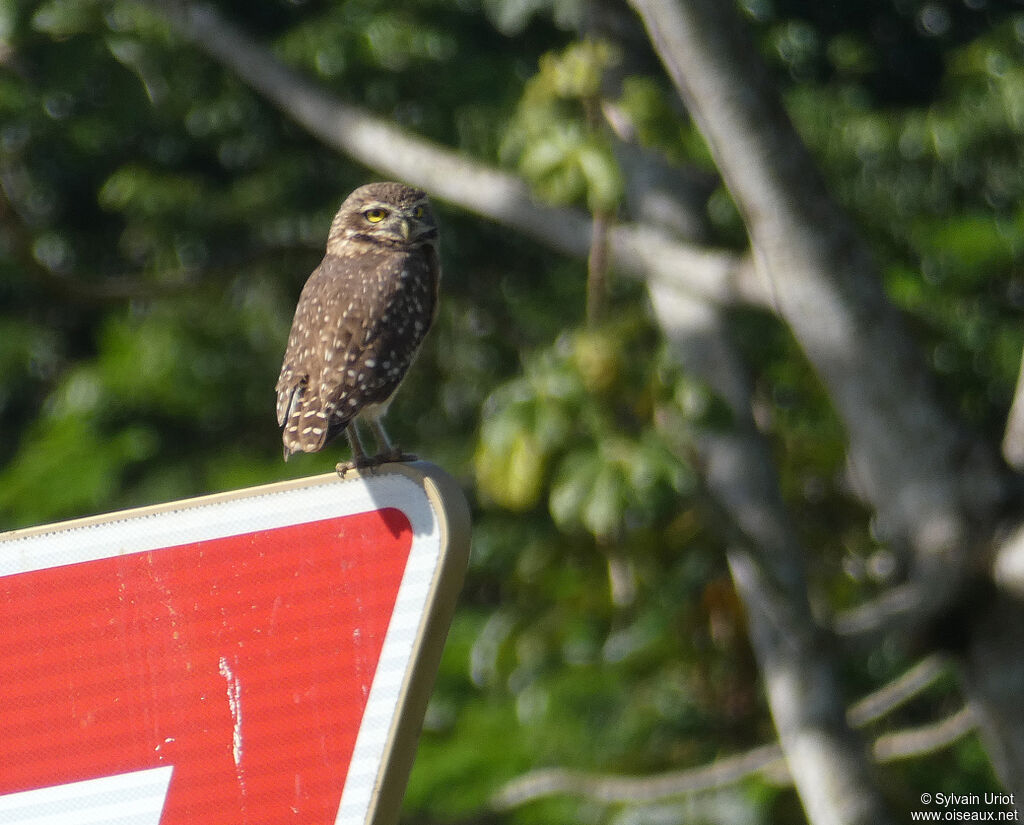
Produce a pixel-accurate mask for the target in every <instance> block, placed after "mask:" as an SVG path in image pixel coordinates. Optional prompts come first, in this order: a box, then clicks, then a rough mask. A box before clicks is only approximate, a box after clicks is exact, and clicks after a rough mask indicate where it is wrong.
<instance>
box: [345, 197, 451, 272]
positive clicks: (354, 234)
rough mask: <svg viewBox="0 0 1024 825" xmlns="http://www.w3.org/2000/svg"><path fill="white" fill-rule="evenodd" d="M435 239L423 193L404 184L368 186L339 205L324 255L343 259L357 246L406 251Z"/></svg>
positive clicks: (428, 204) (435, 235) (426, 200)
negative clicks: (369, 245)
mask: <svg viewBox="0 0 1024 825" xmlns="http://www.w3.org/2000/svg"><path fill="white" fill-rule="evenodd" d="M436 239H437V224H436V223H435V221H434V213H433V212H431V210H430V201H429V199H428V198H427V195H426V193H425V192H423V191H422V190H420V189H414V188H413V187H411V186H406V185H405V184H404V183H390V182H388V183H368V184H366V185H365V186H360V187H359V188H358V189H356V190H355V191H354V192H353V193H352V194H351V195H349V196H348V197H347V198H345V201H344V203H342V204H341V208H340V209H339V210H338V214H337V215H335V216H334V221H333V222H332V223H331V231H330V234H329V235H328V237H327V251H328V253H332V254H336V255H337V254H341V255H343V254H347V252H348V250H351V249H353V245H358V244H361V243H369V244H374V245H382V246H387V247H393V248H400V249H410V248H413V247H417V246H421V245H423V244H432V243H434V242H435V241H436Z"/></svg>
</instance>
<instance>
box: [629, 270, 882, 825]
mask: <svg viewBox="0 0 1024 825" xmlns="http://www.w3.org/2000/svg"><path fill="white" fill-rule="evenodd" d="M648 291H649V293H650V296H651V300H652V303H653V305H654V310H655V314H656V316H657V318H658V322H659V324H660V326H661V328H662V331H663V332H664V333H665V336H666V338H667V339H668V341H669V343H670V344H671V346H672V348H673V351H674V352H675V353H676V354H677V356H678V357H679V358H680V360H681V361H682V363H683V365H684V366H685V367H686V368H687V369H688V371H690V372H691V373H693V374H695V375H697V376H700V377H701V378H703V379H704V380H705V381H707V382H708V383H709V384H710V385H711V386H712V388H713V389H714V390H715V391H716V392H717V393H718V394H719V395H720V396H721V397H722V398H723V399H724V400H725V401H726V402H727V403H728V405H729V407H730V408H731V410H732V414H733V419H734V420H733V426H732V427H731V428H730V430H729V431H728V432H719V431H709V432H706V433H701V434H700V435H699V436H698V437H697V439H696V449H697V452H698V454H699V456H700V459H701V462H702V464H703V469H704V476H705V479H706V483H707V485H708V489H709V490H710V492H711V493H712V494H713V495H714V496H715V498H716V500H717V501H718V502H719V503H720V504H721V506H722V507H723V509H724V510H725V511H726V512H727V513H728V515H729V516H730V518H731V519H732V521H733V522H734V523H735V524H736V526H737V527H738V528H739V530H740V531H741V532H742V535H743V540H741V541H738V542H737V543H736V545H737V546H734V547H733V548H731V549H730V551H729V568H730V571H731V573H732V577H733V582H734V583H735V586H736V591H737V593H739V595H740V598H741V599H742V601H743V604H744V607H745V609H746V613H747V627H748V633H749V635H750V639H751V643H752V644H753V647H754V650H755V653H756V654H757V659H758V664H759V666H760V669H761V672H762V674H763V676H764V683H765V689H766V691H767V694H768V703H769V706H770V708H771V712H772V718H773V720H774V722H775V727H776V730H777V731H778V734H779V741H780V744H781V748H782V751H784V752H785V756H786V762H787V763H788V767H789V770H790V771H791V773H792V774H793V776H794V778H795V780H796V785H797V788H798V790H799V792H800V796H801V799H802V800H803V803H804V806H805V808H806V809H807V811H808V818H809V819H810V820H811V821H812V822H815V823H824V822H828V823H851V824H852V823H857V824H858V825H860V824H861V823H863V825H868V823H870V824H871V825H880V823H885V822H888V821H891V818H890V817H889V815H888V812H887V810H886V806H885V803H884V801H883V798H882V794H881V792H880V790H879V788H878V785H877V783H876V781H875V778H874V776H873V773H872V771H871V766H870V763H869V760H868V756H867V749H866V748H865V746H864V743H862V742H861V741H860V739H859V737H858V736H857V735H856V733H855V732H854V731H853V730H852V729H851V728H850V726H849V724H848V723H847V720H846V710H845V708H844V707H843V704H842V699H841V694H840V691H839V677H838V664H837V661H836V656H837V652H836V650H835V646H834V645H831V644H830V643H829V641H828V639H827V638H826V637H825V635H824V634H823V632H822V631H821V629H820V628H819V627H818V626H817V624H816V622H815V620H814V617H813V614H812V612H811V608H810V603H809V599H808V595H807V583H806V577H805V574H804V567H803V563H804V562H803V560H804V549H803V547H802V545H801V543H800V540H799V538H798V536H797V534H796V531H795V529H794V528H793V525H792V522H791V519H790V517H789V514H788V512H787V509H786V506H785V504H784V502H783V500H782V494H781V492H780V488H779V480H778V476H777V473H776V469H775V465H774V463H773V461H772V456H771V451H770V450H769V448H768V446H767V444H766V443H765V441H764V438H763V436H762V435H761V434H760V433H759V432H758V431H757V428H756V427H755V425H754V421H753V417H752V413H751V387H750V382H749V380H748V378H747V376H746V375H745V371H744V369H743V367H742V365H741V363H740V361H739V358H738V356H737V354H736V353H735V352H734V351H733V349H732V347H731V346H730V343H729V339H728V336H727V334H726V329H725V326H724V323H723V320H722V318H721V317H720V316H719V313H718V312H717V311H716V310H715V309H714V308H713V307H711V306H709V305H708V304H706V303H699V302H697V301H694V300H693V299H692V298H691V297H689V296H688V295H686V294H685V293H681V292H679V291H675V290H672V289H671V288H669V287H666V286H663V285H662V284H660V283H652V284H649V286H648Z"/></svg>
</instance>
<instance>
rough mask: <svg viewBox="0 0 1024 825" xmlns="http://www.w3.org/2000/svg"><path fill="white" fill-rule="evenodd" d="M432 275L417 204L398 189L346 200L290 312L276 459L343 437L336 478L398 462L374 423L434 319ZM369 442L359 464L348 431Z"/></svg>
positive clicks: (432, 229)
mask: <svg viewBox="0 0 1024 825" xmlns="http://www.w3.org/2000/svg"><path fill="white" fill-rule="evenodd" d="M440 276H441V268H440V265H439V263H438V257H437V225H436V224H435V222H434V216H433V214H431V211H430V203H429V201H428V200H427V196H426V195H425V194H424V193H423V192H421V191H420V190H419V189H413V188H412V187H410V186H406V185H404V184H401V183H370V184H367V185H366V186H361V187H359V188H358V189H356V190H355V191H354V192H353V193H352V194H351V195H349V196H348V197H347V198H346V199H345V202H344V203H342V205H341V208H340V209H339V210H338V214H337V215H335V217H334V221H333V223H331V230H330V233H329V234H328V236H327V254H326V255H325V256H324V259H323V261H322V262H321V263H320V266H318V267H317V268H316V269H315V270H314V271H313V274H312V275H310V276H309V280H308V281H306V285H305V287H303V289H302V294H301V295H300V296H299V304H298V306H297V307H296V308H295V319H294V320H293V321H292V330H291V334H290V335H289V337H288V348H287V350H286V351H285V354H284V363H283V364H282V365H281V376H280V378H278V380H277V423H278V424H279V425H280V427H281V431H282V439H283V441H284V457H285V460H286V461H287V460H288V457H289V456H290V455H291V454H292V453H297V452H299V451H303V452H307V453H311V452H316V451H317V450H320V449H321V448H322V447H323V446H324V445H325V444H327V443H328V442H329V441H330V440H331V439H332V438H334V437H335V436H337V435H338V434H339V433H340V432H342V431H343V430H344V431H345V434H346V435H347V436H348V440H349V443H350V444H351V445H352V461H351V462H350V463H342V464H339V465H338V470H339V472H342V473H344V471H345V470H346V469H348V468H350V467H365V466H368V465H372V464H376V463H379V462H381V461H397V460H401V459H403V458H407V457H405V456H402V454H401V451H400V450H398V449H397V448H395V447H393V446H392V444H391V442H390V440H389V439H388V437H387V434H386V433H385V432H384V427H383V425H382V424H381V416H382V415H383V414H384V412H385V410H386V409H387V406H388V403H389V402H390V400H391V397H392V395H393V394H394V392H395V390H397V389H398V385H399V384H401V382H402V379H403V378H404V377H405V373H406V370H408V369H409V365H410V364H411V363H412V361H413V359H414V358H415V357H416V353H417V351H418V350H419V347H420V343H421V342H422V341H423V336H425V335H426V334H427V329H428V328H429V327H430V323H431V321H432V320H433V318H434V314H435V312H436V310H437V290H438V284H439V281H440ZM357 416H358V417H359V418H362V419H363V420H365V421H366V422H367V423H368V424H369V426H370V428H371V429H372V430H373V434H374V436H375V438H376V440H377V454H376V455H375V456H373V457H368V456H367V454H366V452H365V451H364V449H363V446H362V442H361V441H360V437H359V432H358V431H357V429H356V418H357Z"/></svg>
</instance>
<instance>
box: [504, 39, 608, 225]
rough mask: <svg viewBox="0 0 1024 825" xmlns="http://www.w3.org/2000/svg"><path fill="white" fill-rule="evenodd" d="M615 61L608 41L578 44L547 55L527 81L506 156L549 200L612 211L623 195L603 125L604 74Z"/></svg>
mask: <svg viewBox="0 0 1024 825" xmlns="http://www.w3.org/2000/svg"><path fill="white" fill-rule="evenodd" d="M615 60H616V56H615V52H614V50H613V49H612V48H611V47H610V46H609V45H608V44H607V43H603V42H597V41H591V40H585V41H582V42H580V43H573V44H571V45H570V46H568V47H566V48H565V49H564V50H563V51H562V52H560V53H548V54H545V55H544V56H543V57H542V58H541V60H540V68H539V71H538V73H537V74H536V75H535V76H534V77H533V78H531V79H530V81H529V82H527V84H526V87H525V89H524V91H523V96H522V99H521V100H520V103H519V108H518V110H517V113H516V119H515V122H514V124H513V127H512V128H511V129H510V130H509V132H508V134H507V137H506V143H505V146H504V154H505V155H506V156H507V157H511V158H517V161H518V166H519V170H520V172H521V173H522V174H523V176H524V177H525V178H526V179H527V180H528V181H530V182H531V183H532V184H533V185H534V186H535V187H536V188H537V190H538V192H540V194H541V195H543V197H544V198H546V199H547V200H550V201H552V202H554V203H560V204H568V203H575V202H577V201H581V200H582V201H585V202H586V204H587V206H588V207H589V208H590V209H591V210H592V211H598V210H600V211H604V212H610V211H613V210H614V209H615V206H616V205H617V203H618V201H619V199H620V198H621V196H622V187H623V183H622V176H621V173H620V171H619V167H618V164H617V163H616V161H615V157H614V154H613V152H612V146H611V142H610V140H609V139H608V136H607V135H606V134H605V133H604V131H603V130H601V129H600V128H599V126H598V120H599V117H600V113H599V110H598V107H599V105H600V95H601V82H602V77H603V75H604V73H605V71H606V70H607V69H608V67H609V66H611V65H612V64H613V63H614V62H615Z"/></svg>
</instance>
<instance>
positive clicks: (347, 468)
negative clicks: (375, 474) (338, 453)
mask: <svg viewBox="0 0 1024 825" xmlns="http://www.w3.org/2000/svg"><path fill="white" fill-rule="evenodd" d="M382 463H383V462H381V461H380V460H379V459H378V458H377V456H374V457H373V458H369V457H367V456H365V455H362V454H360V455H358V456H356V457H354V458H353V459H352V460H351V461H339V462H338V464H337V465H336V466H335V468H334V469H335V471H336V472H337V473H338V475H339V476H340V477H341V478H345V476H347V475H348V474H349V473H354V472H357V471H359V470H367V469H369V468H371V467H376V466H377V465H378V464H382Z"/></svg>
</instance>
